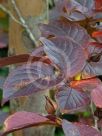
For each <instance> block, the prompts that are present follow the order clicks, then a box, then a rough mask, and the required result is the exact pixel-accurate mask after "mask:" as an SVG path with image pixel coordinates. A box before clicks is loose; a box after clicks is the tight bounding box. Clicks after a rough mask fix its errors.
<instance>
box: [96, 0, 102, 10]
mask: <svg viewBox="0 0 102 136" xmlns="http://www.w3.org/2000/svg"><path fill="white" fill-rule="evenodd" d="M95 10H97V11H102V0H95Z"/></svg>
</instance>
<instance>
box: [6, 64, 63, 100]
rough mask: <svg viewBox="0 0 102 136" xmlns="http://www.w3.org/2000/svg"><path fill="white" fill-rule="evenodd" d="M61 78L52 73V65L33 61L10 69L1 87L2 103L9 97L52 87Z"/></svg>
mask: <svg viewBox="0 0 102 136" xmlns="http://www.w3.org/2000/svg"><path fill="white" fill-rule="evenodd" d="M62 80H63V76H62V75H58V76H56V75H54V72H53V67H52V66H51V65H48V64H44V63H42V62H35V63H32V64H27V65H23V66H20V67H18V68H17V69H16V70H14V71H12V72H11V73H10V75H9V76H8V78H7V79H6V81H5V84H4V87H3V103H5V102H6V101H8V100H9V99H11V98H16V97H20V96H28V95H31V94H32V93H34V92H38V91H44V90H46V89H48V88H52V87H53V86H55V85H57V84H58V83H60V82H61V81H62Z"/></svg>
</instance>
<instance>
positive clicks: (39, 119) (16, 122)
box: [0, 111, 53, 136]
mask: <svg viewBox="0 0 102 136" xmlns="http://www.w3.org/2000/svg"><path fill="white" fill-rule="evenodd" d="M51 123H53V122H52V121H50V120H49V119H48V118H46V117H44V116H42V115H39V114H37V113H32V112H25V111H22V112H17V113H15V114H13V115H11V116H9V117H8V118H7V119H6V120H5V122H4V132H3V134H2V135H0V136H4V135H7V134H9V133H11V132H14V131H16V130H20V129H23V128H28V127H32V126H38V125H44V124H51Z"/></svg>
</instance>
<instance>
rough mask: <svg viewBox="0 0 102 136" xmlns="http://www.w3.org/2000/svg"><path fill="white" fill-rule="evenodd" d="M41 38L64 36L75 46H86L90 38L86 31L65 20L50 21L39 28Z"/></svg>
mask: <svg viewBox="0 0 102 136" xmlns="http://www.w3.org/2000/svg"><path fill="white" fill-rule="evenodd" d="M40 29H41V31H42V36H46V37H47V36H49V35H54V36H65V37H68V39H69V40H71V41H73V42H75V43H76V44H77V45H81V46H84V45H85V46H86V44H87V43H88V41H89V39H90V36H89V35H88V33H87V31H86V30H85V29H84V28H83V27H81V26H79V25H78V24H76V23H72V22H69V21H68V20H67V19H60V20H54V21H50V23H49V24H42V25H41V26H40Z"/></svg>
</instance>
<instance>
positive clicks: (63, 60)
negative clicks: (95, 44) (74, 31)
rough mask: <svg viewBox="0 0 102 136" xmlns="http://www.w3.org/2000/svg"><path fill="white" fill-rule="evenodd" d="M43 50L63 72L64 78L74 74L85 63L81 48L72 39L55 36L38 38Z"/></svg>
mask: <svg viewBox="0 0 102 136" xmlns="http://www.w3.org/2000/svg"><path fill="white" fill-rule="evenodd" d="M40 41H41V42H42V43H43V44H44V50H45V52H46V54H47V55H48V57H49V58H50V59H51V61H52V62H53V63H55V64H56V65H57V66H58V67H59V68H60V69H61V70H62V71H63V72H64V74H65V78H68V77H73V76H75V75H76V74H77V73H78V72H79V71H80V70H82V68H83V66H84V64H85V56H84V52H83V49H82V48H81V47H80V46H78V43H75V42H74V41H73V40H72V39H68V38H64V37H55V38H51V39H50V40H48V39H45V38H40Z"/></svg>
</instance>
